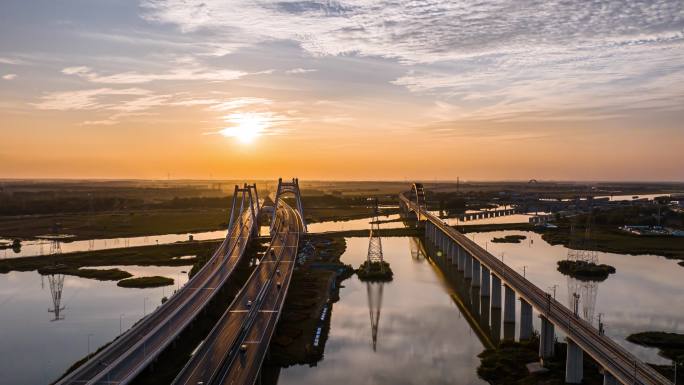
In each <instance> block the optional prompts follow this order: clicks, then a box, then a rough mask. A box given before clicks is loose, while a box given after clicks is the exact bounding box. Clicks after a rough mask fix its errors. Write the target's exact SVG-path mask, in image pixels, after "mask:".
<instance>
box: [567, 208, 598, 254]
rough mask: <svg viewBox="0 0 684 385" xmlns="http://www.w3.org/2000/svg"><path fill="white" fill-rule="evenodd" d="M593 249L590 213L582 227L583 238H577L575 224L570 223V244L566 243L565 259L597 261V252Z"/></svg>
mask: <svg viewBox="0 0 684 385" xmlns="http://www.w3.org/2000/svg"><path fill="white" fill-rule="evenodd" d="M590 249H593V244H592V238H591V213H590V214H589V216H588V217H587V223H586V225H585V229H584V238H581V239H579V237H577V236H576V234H575V225H574V224H571V225H570V244H569V245H568V256H567V259H568V260H569V261H573V262H589V263H593V264H597V263H598V253H597V252H596V251H595V250H590Z"/></svg>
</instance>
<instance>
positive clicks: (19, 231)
mask: <svg viewBox="0 0 684 385" xmlns="http://www.w3.org/2000/svg"><path fill="white" fill-rule="evenodd" d="M227 217H228V211H227V210H226V209H225V208H206V209H175V210H174V209H158V210H141V211H123V212H104V213H94V214H90V213H73V214H55V215H31V216H12V217H0V235H2V238H15V237H16V238H23V239H33V238H35V237H36V236H39V235H44V234H49V233H50V232H51V231H52V228H53V227H54V226H55V224H59V231H60V233H64V234H72V235H75V238H71V239H72V240H81V239H97V238H121V237H134V236H142V235H150V236H153V235H161V234H183V233H196V232H202V231H212V230H221V229H225V228H226V227H227V226H228V225H227V223H226V218H227Z"/></svg>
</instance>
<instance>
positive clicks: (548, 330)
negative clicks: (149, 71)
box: [539, 315, 555, 359]
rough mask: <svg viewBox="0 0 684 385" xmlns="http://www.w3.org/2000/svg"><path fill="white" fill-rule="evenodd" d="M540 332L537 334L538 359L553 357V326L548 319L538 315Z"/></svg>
mask: <svg viewBox="0 0 684 385" xmlns="http://www.w3.org/2000/svg"><path fill="white" fill-rule="evenodd" d="M539 318H541V330H540V333H539V357H541V358H542V359H544V358H551V357H553V353H554V352H553V350H554V344H555V341H554V340H555V335H554V333H555V332H554V326H553V324H552V323H551V321H549V320H548V318H546V317H544V316H543V315H540V316H539Z"/></svg>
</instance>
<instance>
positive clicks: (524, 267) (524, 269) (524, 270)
mask: <svg viewBox="0 0 684 385" xmlns="http://www.w3.org/2000/svg"><path fill="white" fill-rule="evenodd" d="M526 273H527V266H523V278H525V275H526Z"/></svg>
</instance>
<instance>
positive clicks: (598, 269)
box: [558, 259, 615, 282]
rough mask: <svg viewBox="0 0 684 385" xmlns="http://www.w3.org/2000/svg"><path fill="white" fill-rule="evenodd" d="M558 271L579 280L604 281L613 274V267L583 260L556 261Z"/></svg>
mask: <svg viewBox="0 0 684 385" xmlns="http://www.w3.org/2000/svg"><path fill="white" fill-rule="evenodd" d="M558 271H560V272H561V273H562V274H564V275H569V276H571V277H573V278H575V279H579V280H580V281H598V282H600V281H605V280H606V279H607V278H608V277H609V276H610V275H611V274H615V268H614V267H613V266H609V265H606V264H603V263H602V264H599V265H597V264H595V263H591V262H585V261H570V260H567V259H566V260H562V261H558Z"/></svg>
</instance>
